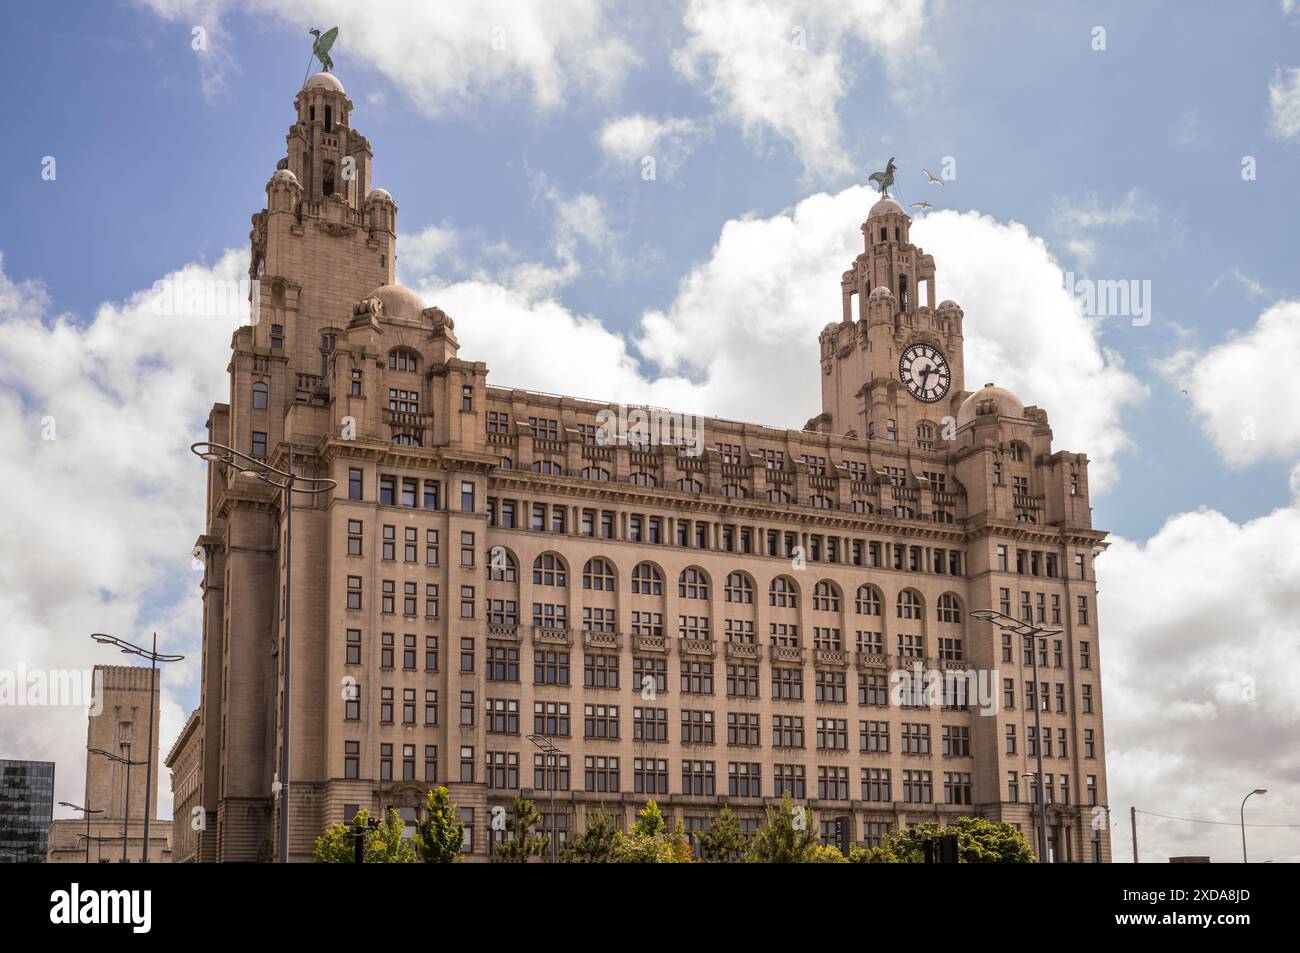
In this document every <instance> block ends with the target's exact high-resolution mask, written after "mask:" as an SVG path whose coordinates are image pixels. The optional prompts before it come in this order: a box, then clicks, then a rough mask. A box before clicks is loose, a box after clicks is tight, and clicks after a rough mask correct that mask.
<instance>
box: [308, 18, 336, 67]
mask: <svg viewBox="0 0 1300 953" xmlns="http://www.w3.org/2000/svg"><path fill="white" fill-rule="evenodd" d="M307 32H308V33H310V34H311V35H312V36H314V37H316V42H315V43H313V44H312V47H311V52H312V55H313V56H315V57H316V59H318V60H320V65H321V66H322V67H324V69H325V72H327V73H328V72H330V71H331V70H333V69H334V61H333V60H332V59H330V47H331V46H333V45H334V41H335V40H337V39H338V36H339V28H338V27H334V28H333V29H332V30H326V31H325V32H324V33H321V31H320V30H315V29H313V30H308V31H307Z"/></svg>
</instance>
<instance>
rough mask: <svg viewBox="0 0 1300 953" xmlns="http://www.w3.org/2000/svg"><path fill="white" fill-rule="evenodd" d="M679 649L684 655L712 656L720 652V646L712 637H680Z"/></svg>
mask: <svg viewBox="0 0 1300 953" xmlns="http://www.w3.org/2000/svg"><path fill="white" fill-rule="evenodd" d="M677 646H678V651H680V652H681V653H682V654H683V655H707V656H709V657H712V656H714V655H717V654H718V646H717V643H715V642H714V641H713V640H712V639H678V640H677Z"/></svg>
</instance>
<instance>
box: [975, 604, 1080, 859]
mask: <svg viewBox="0 0 1300 953" xmlns="http://www.w3.org/2000/svg"><path fill="white" fill-rule="evenodd" d="M970 616H971V618H972V619H979V620H981V621H982V622H992V623H993V624H994V625H995V626H997V627H998V628H999V629H1004V630H1006V631H1008V632H1014V633H1015V634H1017V635H1019V636H1020V637H1021V639H1022V641H1023V640H1024V639H1033V651H1031V652H1030V653H1029V657H1030V662H1031V663H1032V665H1033V676H1034V734H1035V736H1036V737H1037V741H1036V743H1035V745H1034V753H1035V755H1037V758H1036V760H1037V762H1038V771H1037V774H1036V775H1035V782H1036V786H1037V788H1038V843H1039V848H1040V853H1041V855H1042V856H1041V857H1040V858H1039V859H1040V860H1042V859H1044V858H1047V857H1048V854H1049V851H1048V847H1047V797H1046V795H1045V793H1044V791H1043V719H1042V714H1041V712H1042V706H1041V705H1040V704H1039V702H1038V694H1039V688H1040V686H1039V684H1038V640H1039V639H1041V638H1044V637H1046V636H1049V635H1059V634H1060V633H1061V631H1062V630H1061V629H1040V628H1038V627H1037V626H1035V625H1031V624H1030V623H1028V622H1025V621H1024V620H1022V619H1017V618H1015V617H1014V616H1009V615H1007V614H1006V613H1005V612H998V611H997V610H996V609H976V610H974V611H973V612H972V613H971V614H970ZM1044 644H1046V643H1044ZM1048 862H1049V863H1050V862H1051V860H1049V861H1048Z"/></svg>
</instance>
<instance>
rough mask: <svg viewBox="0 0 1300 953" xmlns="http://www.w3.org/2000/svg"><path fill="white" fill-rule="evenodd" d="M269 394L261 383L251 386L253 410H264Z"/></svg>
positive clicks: (267, 389)
mask: <svg viewBox="0 0 1300 953" xmlns="http://www.w3.org/2000/svg"><path fill="white" fill-rule="evenodd" d="M269 393H270V390H269V388H268V387H267V386H266V384H264V383H263V382H262V381H258V382H257V383H256V384H254V385H253V409H254V410H266V401H267V395H268V394H269Z"/></svg>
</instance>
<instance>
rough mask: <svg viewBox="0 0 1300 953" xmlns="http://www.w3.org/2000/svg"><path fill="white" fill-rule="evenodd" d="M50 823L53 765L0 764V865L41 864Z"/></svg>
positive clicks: (36, 763) (52, 810)
mask: <svg viewBox="0 0 1300 953" xmlns="http://www.w3.org/2000/svg"><path fill="white" fill-rule="evenodd" d="M53 819H54V762H53V761H7V760H0V864H41V863H44V862H45V853H46V848H47V846H48V843H49V836H50V821H52V820H53Z"/></svg>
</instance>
